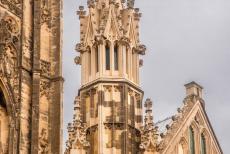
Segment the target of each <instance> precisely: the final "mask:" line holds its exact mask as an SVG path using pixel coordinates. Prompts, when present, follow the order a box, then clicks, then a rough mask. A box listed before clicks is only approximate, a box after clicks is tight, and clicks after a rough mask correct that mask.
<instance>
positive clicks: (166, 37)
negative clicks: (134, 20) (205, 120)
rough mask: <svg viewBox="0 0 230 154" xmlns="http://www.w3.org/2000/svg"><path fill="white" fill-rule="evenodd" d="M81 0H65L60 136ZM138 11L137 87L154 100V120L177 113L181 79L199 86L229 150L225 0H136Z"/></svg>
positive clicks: (74, 72)
mask: <svg viewBox="0 0 230 154" xmlns="http://www.w3.org/2000/svg"><path fill="white" fill-rule="evenodd" d="M86 3H87V2H86V0H64V12H63V13H64V38H63V41H64V44H63V74H64V78H65V84H64V142H65V141H66V139H67V130H66V125H67V123H68V122H70V121H71V120H72V115H73V100H74V97H75V96H76V95H77V91H78V88H79V86H80V66H77V65H75V63H74V60H73V59H74V58H75V56H77V55H78V53H76V52H75V50H74V48H75V44H76V43H77V42H79V20H78V17H77V16H76V10H77V8H78V6H79V5H85V4H86ZM135 7H138V8H140V10H141V12H142V13H143V15H142V19H141V27H140V29H141V32H140V36H141V42H142V43H143V44H145V45H146V46H147V54H146V56H143V59H144V66H143V67H142V68H141V71H140V73H141V87H142V89H143V90H144V91H145V99H146V98H147V97H149V98H151V99H152V100H153V101H154V116H155V121H158V120H160V119H163V118H165V117H167V116H170V115H172V114H175V113H176V109H177V107H180V106H181V105H182V101H183V98H184V97H185V89H184V86H183V85H184V84H185V83H188V82H190V81H196V82H198V83H199V84H201V85H202V86H203V87H204V99H205V101H206V111H207V113H208V116H209V118H210V121H211V123H212V126H213V128H214V130H215V133H216V135H217V137H218V139H219V142H220V144H221V147H222V149H223V151H224V153H226V154H228V153H230V144H229V139H230V133H229V132H230V131H229V130H230V0H136V4H135Z"/></svg>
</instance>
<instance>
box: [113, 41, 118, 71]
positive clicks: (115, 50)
mask: <svg viewBox="0 0 230 154" xmlns="http://www.w3.org/2000/svg"><path fill="white" fill-rule="evenodd" d="M118 56H119V55H118V46H117V44H115V45H114V70H116V71H117V70H118V58H119V57H118Z"/></svg>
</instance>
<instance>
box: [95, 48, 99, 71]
mask: <svg viewBox="0 0 230 154" xmlns="http://www.w3.org/2000/svg"><path fill="white" fill-rule="evenodd" d="M98 55H99V47H98V46H96V48H95V70H96V73H97V72H98V71H99V63H98V62H99V60H98V58H99V56H98Z"/></svg>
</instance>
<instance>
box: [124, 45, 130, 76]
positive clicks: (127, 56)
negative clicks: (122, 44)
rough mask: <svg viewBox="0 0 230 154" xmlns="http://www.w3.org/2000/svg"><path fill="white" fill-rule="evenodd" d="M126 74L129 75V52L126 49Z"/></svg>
mask: <svg viewBox="0 0 230 154" xmlns="http://www.w3.org/2000/svg"><path fill="white" fill-rule="evenodd" d="M125 56H126V73H127V74H129V51H128V49H127V48H126V55H125Z"/></svg>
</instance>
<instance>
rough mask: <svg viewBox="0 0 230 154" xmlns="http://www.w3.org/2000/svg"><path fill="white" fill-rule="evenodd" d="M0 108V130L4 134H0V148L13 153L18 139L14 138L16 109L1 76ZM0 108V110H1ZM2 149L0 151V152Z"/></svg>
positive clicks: (15, 132) (15, 135) (15, 133)
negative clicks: (0, 146)
mask: <svg viewBox="0 0 230 154" xmlns="http://www.w3.org/2000/svg"><path fill="white" fill-rule="evenodd" d="M0 97H1V98H0V99H1V100H0V101H1V103H0V108H1V109H2V112H1V113H0V114H1V115H0V127H1V128H0V129H4V130H1V131H0V132H3V133H4V136H2V134H0V141H3V142H4V143H1V144H2V149H1V148H0V150H3V151H6V152H8V153H13V151H16V145H17V142H18V140H15V137H17V135H18V134H17V131H16V109H15V105H14V104H15V102H14V99H13V95H12V93H11V92H10V90H9V86H7V83H6V82H4V80H3V79H2V78H0ZM1 109H0V110H1ZM3 145H5V148H3ZM1 152H2V151H0V153H1Z"/></svg>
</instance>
